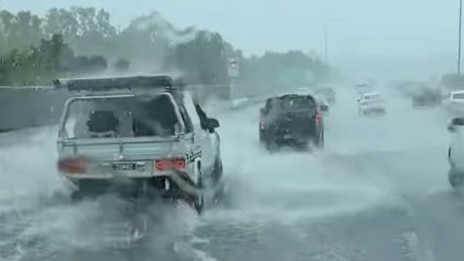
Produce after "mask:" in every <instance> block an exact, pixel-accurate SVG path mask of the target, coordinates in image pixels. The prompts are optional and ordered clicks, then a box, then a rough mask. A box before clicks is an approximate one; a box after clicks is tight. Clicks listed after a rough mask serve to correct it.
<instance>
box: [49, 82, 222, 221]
mask: <svg viewBox="0 0 464 261" xmlns="http://www.w3.org/2000/svg"><path fill="white" fill-rule="evenodd" d="M54 85H55V87H57V88H67V89H68V90H69V91H70V92H73V93H76V95H75V96H74V97H72V98H70V99H69V100H68V101H67V102H66V104H65V108H64V112H63V114H62V117H61V121H60V125H59V135H58V155H59V160H58V170H59V172H60V174H61V175H62V177H63V178H64V180H65V182H66V184H67V185H69V187H70V189H71V190H72V198H73V199H81V198H83V197H89V196H91V197H94V196H100V195H103V194H106V193H113V192H114V193H116V194H117V195H123V196H128V197H140V196H149V197H155V198H157V199H159V198H163V199H164V198H167V199H176V200H177V199H180V200H185V201H186V202H188V203H189V204H190V205H191V206H193V207H194V208H195V209H196V210H197V211H198V212H199V213H201V212H202V210H203V209H204V206H205V202H211V200H212V198H213V197H214V196H215V195H216V193H217V192H218V191H219V190H220V189H221V186H222V161H221V155H220V140H219V135H218V133H217V132H216V128H218V127H219V122H218V121H217V120H216V119H212V118H209V117H207V115H206V114H205V112H204V111H203V110H202V108H201V106H200V105H198V104H195V103H194V99H193V98H192V96H191V94H190V91H189V90H188V88H187V87H186V86H185V85H184V84H182V83H181V82H180V81H177V80H175V79H173V78H171V77H169V76H130V77H119V78H98V79H68V80H66V79H65V80H62V79H58V80H55V82H54Z"/></svg>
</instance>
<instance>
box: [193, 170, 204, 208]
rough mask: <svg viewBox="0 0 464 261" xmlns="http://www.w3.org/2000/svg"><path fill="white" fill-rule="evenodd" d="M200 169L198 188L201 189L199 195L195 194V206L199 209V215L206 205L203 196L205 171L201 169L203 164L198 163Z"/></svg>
mask: <svg viewBox="0 0 464 261" xmlns="http://www.w3.org/2000/svg"><path fill="white" fill-rule="evenodd" d="M197 168H199V169H198V185H197V186H198V189H199V190H200V192H199V194H198V196H195V197H194V199H193V207H194V208H195V210H196V211H197V213H198V215H201V214H202V213H203V209H204V207H205V198H204V196H203V190H204V184H203V174H202V173H203V172H202V171H201V165H200V164H198V165H197Z"/></svg>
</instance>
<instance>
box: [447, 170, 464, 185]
mask: <svg viewBox="0 0 464 261" xmlns="http://www.w3.org/2000/svg"><path fill="white" fill-rule="evenodd" d="M448 181H449V183H450V185H451V187H453V188H460V187H462V186H463V185H464V173H462V172H459V171H456V170H455V169H453V168H451V169H450V171H449V173H448Z"/></svg>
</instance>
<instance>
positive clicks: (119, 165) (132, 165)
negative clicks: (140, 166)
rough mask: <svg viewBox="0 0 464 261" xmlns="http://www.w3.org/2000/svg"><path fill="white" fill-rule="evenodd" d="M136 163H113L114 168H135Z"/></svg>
mask: <svg viewBox="0 0 464 261" xmlns="http://www.w3.org/2000/svg"><path fill="white" fill-rule="evenodd" d="M135 169H136V164H135V163H115V164H113V170H135Z"/></svg>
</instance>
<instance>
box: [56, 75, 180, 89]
mask: <svg viewBox="0 0 464 261" xmlns="http://www.w3.org/2000/svg"><path fill="white" fill-rule="evenodd" d="M53 86H54V87H55V88H66V89H68V90H69V91H91V92H99V91H100V92H101V91H112V90H139V89H145V90H146V89H159V88H164V89H166V90H168V91H170V90H172V89H173V88H176V87H177V88H182V87H185V84H184V83H183V82H182V81H181V80H180V79H173V78H172V77H170V76H167V75H152V76H125V77H106V78H103V77H102V78H80V79H56V80H54V81H53Z"/></svg>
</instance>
